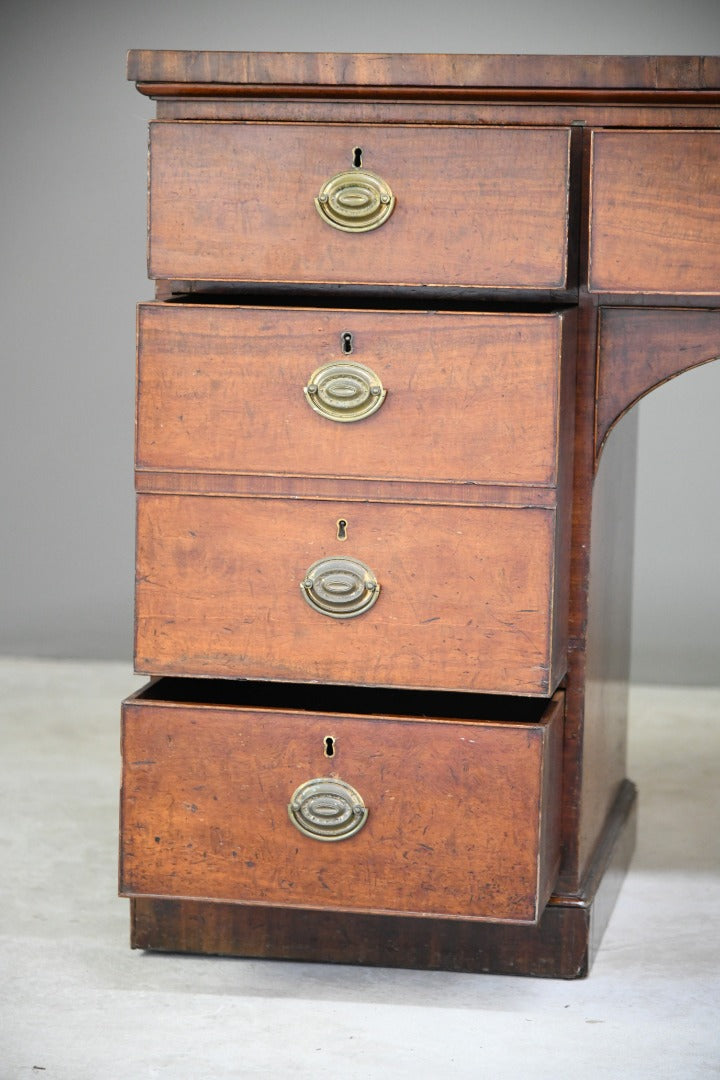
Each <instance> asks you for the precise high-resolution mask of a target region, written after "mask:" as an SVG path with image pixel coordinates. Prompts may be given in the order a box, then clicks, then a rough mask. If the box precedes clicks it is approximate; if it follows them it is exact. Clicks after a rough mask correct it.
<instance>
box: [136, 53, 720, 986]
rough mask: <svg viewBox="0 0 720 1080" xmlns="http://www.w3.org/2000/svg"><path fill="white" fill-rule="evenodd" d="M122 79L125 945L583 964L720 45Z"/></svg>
mask: <svg viewBox="0 0 720 1080" xmlns="http://www.w3.org/2000/svg"><path fill="white" fill-rule="evenodd" d="M128 74H129V78H131V79H133V80H134V81H136V83H137V85H138V89H139V90H140V91H141V92H142V93H145V94H148V95H150V96H151V97H153V98H155V99H156V100H157V112H158V118H157V120H156V121H154V122H153V123H152V124H151V137H150V185H149V187H150V198H149V273H150V276H151V277H152V278H153V279H155V282H156V298H155V300H154V301H153V302H150V303H146V304H142V305H141V306H140V308H139V316H138V416H137V462H136V464H137V473H136V475H137V489H138V547H137V588H136V667H137V670H138V671H139V672H143V673H147V674H148V675H150V676H154V677H156V678H155V679H154V681H153V682H152V683H151V684H149V686H148V687H147V688H146V689H145V690H144V691H141V692H140V693H139V694H138V695H135V696H134V697H133V698H131V699H129V700H128V701H127V702H126V703H125V705H124V770H123V794H122V822H123V824H122V839H121V892H122V894H123V895H125V896H129V897H130V898H131V911H132V943H133V945H134V946H135V947H139V948H148V949H159V950H168V951H191V952H203V953H218V954H224V955H239V956H261V957H286V958H297V959H303V960H321V961H330V962H344V963H362V964H379V965H388V966H392V965H395V966H414V967H427V968H444V969H450V970H457V971H488V972H512V973H515V974H532V975H546V976H559V977H566V978H572V977H577V976H580V975H583V974H585V973H586V972H587V970H588V967H589V964H590V960H591V957H592V953H593V950H594V949H595V948H596V946H597V943H598V941H599V939H600V937H601V935H602V932H603V929H604V926H605V924H606V921H607V918H608V917H609V913H610V910H611V909H612V904H613V902H614V899H615V896H616V894H617V890H618V888H619V882H620V879H621V877H622V872H623V871H624V869H625V867H626V866H627V863H628V861H629V858H630V855H631V852H632V847H633V838H634V819H635V790H634V787H633V785H632V783H631V782H630V781H629V780H628V779H627V778H626V777H625V732H626V702H627V678H628V654H629V648H628V644H629V643H628V635H629V602H630V567H631V557H632V535H631V534H632V518H633V482H634V479H633V478H634V452H635V425H634V422H633V420H634V418H633V414H632V413H630V415H628V416H627V417H626V416H624V414H625V413H626V412H627V411H628V410H629V409H630V408H631V406H632V405H633V404H634V403H635V402H636V401H637V400H638V399H639V398H640V397H641V396H642V395H643V394H645V393H647V392H648V391H649V390H651V389H652V388H653V387H654V386H657V385H659V384H660V383H661V382H663V381H665V380H666V379H668V378H670V377H672V376H673V375H676V374H678V373H679V372H680V371H683V370H686V369H687V368H690V367H693V366H696V365H697V364H701V363H704V362H706V361H708V360H710V359H712V358H714V357H715V356H717V355H718V353H719V352H720V310H718V291H719V289H720V284H719V283H720V169H718V163H719V160H720V133H718V130H717V127H718V115H719V114H718V105H719V104H720V60H718V59H714V58H698V57H530V56H525V57H522V56H521V57H502V56H409V55H405V56H403V55H396V56H387V55H383V56H367V55H366V56H351V55H345V56H338V55H330V54H282V55H280V54H278V55H273V54H242V53H179V52H142V51H137V52H132V53H131V54H130V56H129V66H128ZM621 417H622V422H621V423H620V424H619V425H618V428H617V430H613V429H614V426H615V424H616V422H617V421H618V420H619V419H620V418H621ZM328 841H330V842H328ZM648 902H652V898H648Z"/></svg>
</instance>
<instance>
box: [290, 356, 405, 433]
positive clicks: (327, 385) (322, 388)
mask: <svg viewBox="0 0 720 1080" xmlns="http://www.w3.org/2000/svg"><path fill="white" fill-rule="evenodd" d="M303 393H304V394H305V400H306V401H307V402H308V404H309V405H310V407H311V408H312V409H314V410H315V412H316V413H319V414H320V416H324V417H325V419H326V420H335V421H337V422H338V423H341V424H348V423H351V422H352V421H353V420H364V419H365V417H366V416H372V414H373V413H374V412H377V410H378V409H379V408H380V406H381V405H382V403H383V401H384V400H385V396H386V394H387V390H385V389H384V388H383V384H382V383H381V382H380V379H379V378H378V377H377V375H376V374H375V372H374V371H373V370H372V368H369V367H366V366H365V364H358V363H357V361H355V360H338V361H336V362H333V363H330V364H323V365H322V367H319V368H317V369H316V370H315V371H313V373H312V375H311V376H310V378H309V379H308V384H307V386H304V387H303Z"/></svg>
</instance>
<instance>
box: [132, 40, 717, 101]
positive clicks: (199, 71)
mask: <svg viewBox="0 0 720 1080" xmlns="http://www.w3.org/2000/svg"><path fill="white" fill-rule="evenodd" d="M127 77H128V79H130V80H131V81H133V82H138V83H175V84H180V85H181V86H182V84H218V85H222V86H248V87H253V88H260V87H267V86H273V85H274V86H277V85H282V86H284V87H287V88H291V87H298V88H300V87H329V88H330V87H358V88H363V87H366V88H368V89H371V88H373V87H378V88H379V87H415V88H418V89H426V90H430V89H437V90H440V89H459V90H460V89H467V90H470V89H475V90H478V89H525V90H536V89H545V90H548V89H551V90H562V89H587V90H611V91H612V90H616V91H617V90H714V89H720V57H717V56H599V55H598V56H596V55H588V56H564V55H553V56H546V55H531V54H524V55H499V54H497V55H486V56H480V55H471V54H463V53H455V54H453V53H448V54H439V53H438V54H432V53H426V54H421V53H269V52H188V51H176V50H171V51H163V50H153V49H131V50H130V52H129V53H128V62H127ZM188 92H190V86H188Z"/></svg>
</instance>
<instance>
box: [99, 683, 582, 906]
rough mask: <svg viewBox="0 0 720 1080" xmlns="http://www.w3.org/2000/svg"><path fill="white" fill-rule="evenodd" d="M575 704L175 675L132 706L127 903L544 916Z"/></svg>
mask: <svg viewBox="0 0 720 1080" xmlns="http://www.w3.org/2000/svg"><path fill="white" fill-rule="evenodd" d="M563 704H564V701H563V694H562V692H559V693H557V694H556V695H555V696H554V697H553V698H552V699H551V700H550V701H549V702H548V701H544V702H543V701H537V700H530V699H523V698H518V699H513V698H502V697H482V696H479V695H472V694H447V693H424V694H417V693H406V692H398V691H381V690H373V689H366V690H361V689H355V690H353V691H352V693H348V692H347V691H346V690H342V689H340V688H331V687H308V686H296V685H291V684H285V685H279V684H264V683H251V682H247V683H245V682H222V681H213V680H194V679H172V678H168V679H160V680H158V681H156V682H154V683H151V684H150V685H149V686H147V687H146V688H145V689H144V690H142V691H140V692H139V693H138V694H136V695H135V696H134V697H132V698H130V699H129V700H128V701H126V702H125V704H124V713H123V756H124V767H123V789H122V800H121V801H122V839H121V873H120V885H121V892H122V894H123V895H125V896H131V897H143V896H144V897H151V896H152V897H165V898H186V899H202V900H215V901H225V902H236V903H241V904H261V905H265V906H267V905H270V906H286V907H294V908H314V909H326V910H333V911H354V912H366V913H384V914H395V913H396V914H406V915H407V914H411V915H420V916H435V917H443V918H458V919H474V920H482V921H488V922H513V923H535V922H537V920H538V919H539V917H540V915H541V913H542V910H543V908H544V906H545V904H546V903H547V900H548V899H549V896H550V893H551V890H552V887H553V884H554V881H555V878H556V875H557V871H558V864H559V856H560V841H559V818H560V755H561V743H562V723H563Z"/></svg>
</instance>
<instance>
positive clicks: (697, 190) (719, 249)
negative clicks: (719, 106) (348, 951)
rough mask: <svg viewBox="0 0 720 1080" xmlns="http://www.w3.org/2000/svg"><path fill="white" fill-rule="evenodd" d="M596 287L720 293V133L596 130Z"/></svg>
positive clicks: (591, 278) (593, 251)
mask: <svg viewBox="0 0 720 1080" xmlns="http://www.w3.org/2000/svg"><path fill="white" fill-rule="evenodd" d="M590 198H591V204H590V266H589V282H590V288H591V289H592V290H593V291H595V292H601V293H614V292H620V293H633V292H638V293H681V294H694V293H698V294H720V132H717V131H596V132H594V133H593V136H592V172H591V195H590Z"/></svg>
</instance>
